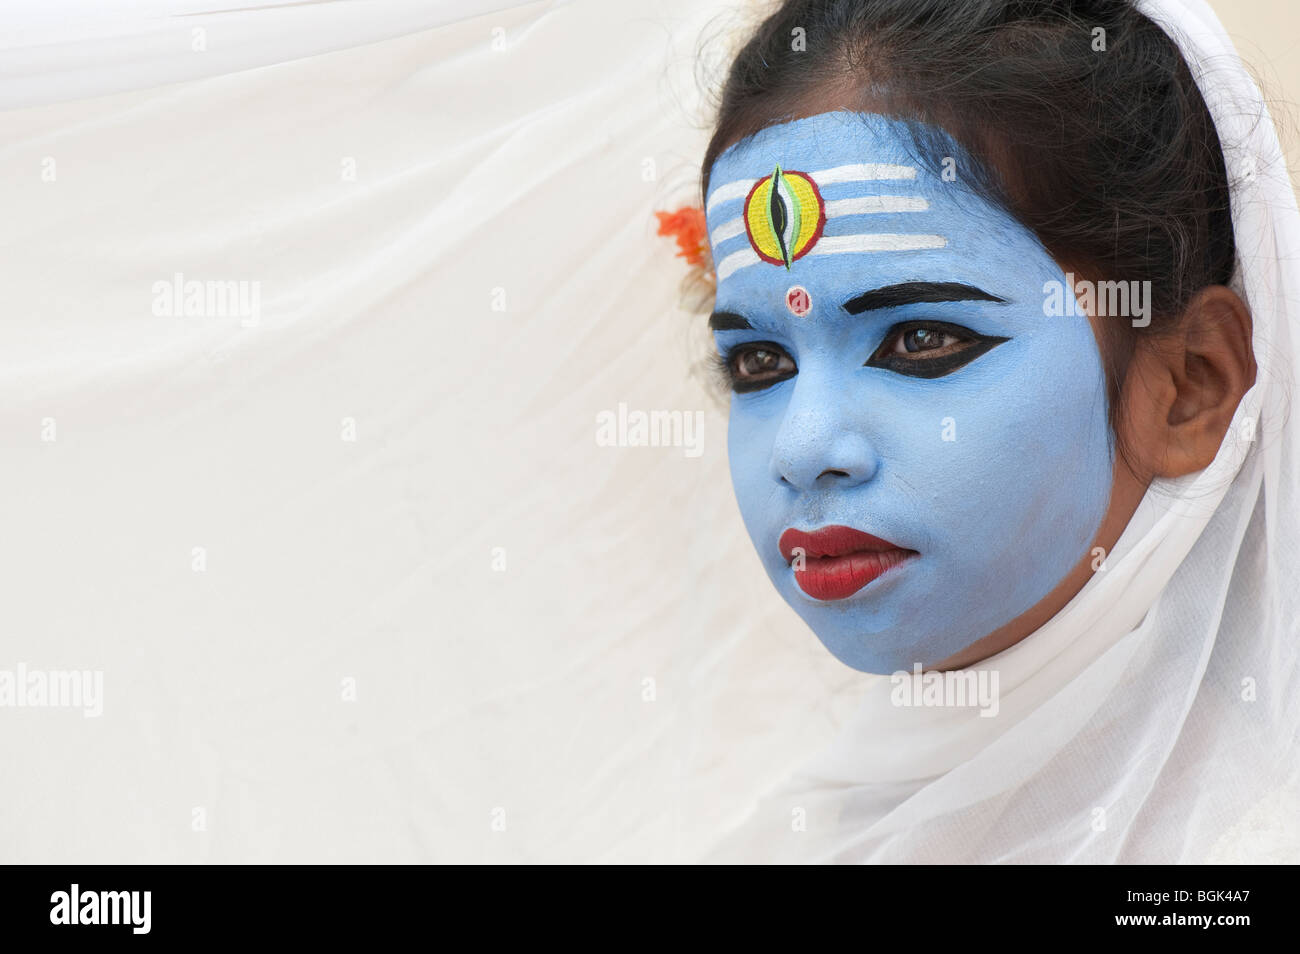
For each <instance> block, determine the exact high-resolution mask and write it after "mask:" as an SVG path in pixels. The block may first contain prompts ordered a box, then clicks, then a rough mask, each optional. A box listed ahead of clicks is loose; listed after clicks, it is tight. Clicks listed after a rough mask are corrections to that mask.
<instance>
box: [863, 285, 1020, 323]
mask: <svg viewBox="0 0 1300 954" xmlns="http://www.w3.org/2000/svg"><path fill="white" fill-rule="evenodd" d="M939 301H995V302H998V303H999V304H1003V305H1005V304H1006V302H1007V300H1006V299H1005V298H999V297H998V296H997V295H990V294H989V293H988V292H986V291H985V290H984V289H982V288H976V287H975V286H974V285H965V284H962V283H961V282H904V283H902V284H900V285H886V286H885V287H884V288H874V289H872V290H871V291H868V292H863V293H862V294H861V295H858V296H857V297H855V298H850V299H849V300H848V301H846V302H845V303H844V310H845V311H847V312H848V313H849V314H850V315H860V314H862V313H863V312H864V311H874V310H875V309H877V308H897V307H898V306H899V305H918V304H929V303H931V302H939Z"/></svg>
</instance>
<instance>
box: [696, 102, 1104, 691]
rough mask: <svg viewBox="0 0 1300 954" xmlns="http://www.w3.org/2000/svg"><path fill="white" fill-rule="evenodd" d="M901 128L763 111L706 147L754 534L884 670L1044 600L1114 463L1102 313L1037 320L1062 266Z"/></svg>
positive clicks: (732, 437)
mask: <svg viewBox="0 0 1300 954" xmlns="http://www.w3.org/2000/svg"><path fill="white" fill-rule="evenodd" d="M911 141H912V140H911V138H910V137H909V135H908V132H907V127H906V125H905V124H903V123H902V122H900V121H898V120H894V119H890V118H886V117H883V116H878V115H874V114H862V113H851V112H845V111H836V112H829V113H822V114H820V115H816V116H811V117H808V118H805V119H799V120H796V121H793V122H788V123H784V124H782V125H779V126H772V127H768V128H767V129H764V130H762V131H761V132H759V133H758V134H757V135H755V136H753V137H751V138H750V139H748V140H746V141H743V142H741V143H739V144H737V145H735V146H733V147H732V148H730V149H728V150H727V151H726V152H724V153H723V154H722V155H721V156H720V157H719V158H718V160H717V161H716V162H715V164H714V166H713V169H712V172H711V177H710V190H711V191H710V194H709V197H708V202H707V206H706V218H707V222H708V228H709V235H710V242H711V245H712V249H713V260H714V263H715V268H716V269H717V275H718V291H717V299H716V306H715V308H716V311H715V315H714V318H713V319H712V321H711V324H712V325H713V327H714V328H715V332H714V335H715V340H716V343H717V346H718V349H719V352H720V354H721V355H723V356H724V358H726V357H727V356H730V357H731V358H732V361H731V363H730V367H731V368H732V373H733V378H734V376H735V375H736V374H740V375H741V379H740V381H739V383H738V389H737V393H735V394H733V395H732V399H731V417H730V424H729V428H728V447H729V454H730V462H731V475H732V482H733V484H734V487H735V492H736V497H737V500H738V502H739V504H740V510H741V515H742V517H743V518H744V522H745V526H746V529H747V530H748V532H749V534H750V537H751V538H752V540H753V542H754V546H755V547H756V548H757V550H758V553H759V556H760V557H761V558H762V561H763V564H764V566H765V567H766V569H767V571H768V574H769V576H770V577H771V578H772V580H773V582H774V583H775V584H776V587H777V589H778V590H780V592H781V595H782V596H783V597H784V598H785V599H786V601H787V602H789V603H790V604H791V606H793V607H794V609H795V610H796V611H797V612H798V613H799V615H800V616H801V617H802V618H803V619H804V621H805V622H807V623H808V625H809V626H810V627H812V629H813V630H814V632H816V634H817V635H818V637H819V638H820V639H821V640H822V642H823V643H825V645H826V647H827V648H828V649H829V650H830V651H831V652H832V653H834V654H835V656H836V657H838V658H839V659H840V660H841V661H843V662H844V663H846V664H848V665H850V666H852V667H854V668H855V669H860V670H864V671H867V672H877V673H889V672H894V671H896V670H899V669H911V667H912V666H913V664H914V663H918V662H919V663H921V664H922V665H923V666H929V665H933V664H934V663H937V662H939V661H941V660H943V659H946V658H948V657H949V656H952V655H953V654H955V653H957V652H959V651H960V650H962V649H964V648H966V647H967V646H969V645H970V644H971V643H973V642H975V641H976V640H978V639H980V638H981V637H983V636H986V635H988V634H989V633H991V632H993V631H994V630H995V629H997V628H998V627H1000V626H1002V625H1004V624H1005V623H1008V622H1010V621H1011V620H1012V619H1014V618H1015V617H1017V616H1019V615H1020V614H1021V613H1023V612H1024V611H1026V610H1028V609H1029V608H1030V607H1032V606H1034V605H1035V604H1036V603H1038V602H1039V601H1040V600H1042V599H1043V598H1044V597H1045V596H1046V595H1047V594H1048V593H1049V592H1050V591H1051V590H1052V589H1053V588H1054V587H1055V586H1056V585H1057V583H1059V582H1060V581H1061V579H1062V578H1063V577H1065V576H1066V575H1067V573H1068V572H1069V571H1070V570H1071V569H1072V568H1073V567H1074V566H1075V565H1076V564H1077V563H1078V562H1079V561H1080V560H1081V559H1083V558H1084V557H1085V556H1086V555H1088V548H1089V547H1090V546H1091V545H1092V542H1093V540H1094V537H1095V535H1096V533H1097V530H1098V528H1099V527H1100V524H1101V521H1102V518H1103V516H1104V514H1105V512H1106V508H1107V504H1108V501H1109V494H1110V487H1111V480H1112V466H1113V459H1114V458H1113V453H1114V450H1113V446H1112V442H1111V434H1110V428H1109V424H1108V418H1107V400H1106V389H1105V375H1104V372H1103V369H1102V364H1101V356H1100V353H1099V351H1098V346H1097V341H1096V338H1095V336H1094V334H1093V331H1092V327H1091V325H1090V323H1089V321H1088V319H1087V317H1086V316H1080V315H1071V316H1066V317H1052V318H1048V317H1045V315H1044V300H1045V295H1046V294H1047V293H1048V290H1049V289H1051V288H1053V287H1056V288H1059V287H1060V286H1062V285H1064V283H1065V282H1066V277H1065V274H1064V272H1063V270H1062V268H1061V267H1060V266H1059V265H1058V264H1057V263H1056V262H1055V261H1054V260H1053V259H1052V257H1051V256H1050V255H1049V254H1048V253H1047V251H1046V250H1045V249H1044V248H1043V247H1042V245H1041V244H1040V243H1039V242H1038V240H1037V239H1036V238H1035V237H1034V235H1033V234H1032V233H1031V232H1030V231H1029V230H1027V229H1026V228H1025V227H1024V226H1022V225H1021V224H1019V223H1018V222H1017V221H1015V220H1014V219H1013V218H1012V217H1010V216H1009V215H1008V214H1007V213H1006V212H1005V211H1003V210H1001V209H999V208H997V207H995V206H993V205H991V204H989V203H987V202H985V201H983V200H982V199H978V198H976V197H974V196H973V195H971V194H970V193H968V192H967V191H965V190H964V189H962V188H961V187H960V186H959V185H958V184H957V183H954V182H945V181H943V177H942V172H943V170H942V169H933V170H932V169H925V168H918V167H917V165H916V162H915V160H914V159H913V158H911V152H910V151H909V149H908V143H910V142H911ZM952 155H953V156H954V157H958V159H957V161H958V167H957V173H958V174H960V172H961V169H960V163H961V161H962V160H961V158H960V156H961V152H960V150H959V148H958V147H957V145H956V144H955V143H954V145H953V153H952ZM1051 283H1060V285H1057V286H1053V285H1052V284H1051ZM1066 293H1067V294H1072V293H1073V292H1072V291H1067V292H1066ZM851 312H853V313H851ZM827 528H830V529H827ZM882 571H883V572H882ZM866 581H869V582H866ZM864 582H865V585H863V583H864Z"/></svg>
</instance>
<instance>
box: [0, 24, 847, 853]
mask: <svg viewBox="0 0 1300 954" xmlns="http://www.w3.org/2000/svg"><path fill="white" fill-rule="evenodd" d="M102 6H103V7H108V6H110V5H108V4H104V5H102ZM239 6H244V5H243V4H240V5H239ZM330 6H346V7H351V6H356V7H365V8H366V9H365V15H366V17H368V18H371V19H372V20H373V21H374V22H375V23H376V24H379V25H382V24H383V23H385V22H389V21H390V20H391V22H392V23H393V24H395V25H399V26H400V25H403V24H406V23H408V22H410V21H408V20H406V19H404V18H405V17H406V15H407V13H408V12H409V10H410V8H411V5H409V4H402V3H391V4H390V3H357V4H338V5H328V4H327V5H312V6H303V7H298V8H295V9H294V11H293V13H292V15H293V16H295V17H315V16H320V17H324V16H326V15H327V14H329V13H330V11H329V10H328V9H327V8H328V7H330ZM473 6H474V5H468V6H466V7H464V8H462V9H463V10H465V9H468V10H469V12H471V13H473V12H474V10H473V9H472V8H473ZM432 10H433V11H434V13H436V15H438V16H439V17H442V18H443V19H450V18H451V14H452V13H454V12H455V11H454V10H449V8H448V5H446V4H436V3H435V4H433V5H432ZM717 10H718V6H717V5H712V4H701V3H699V2H698V0H668V2H662V3H657V4H655V5H654V8H653V10H652V11H650V12H646V13H643V14H639V15H637V16H629V14H628V13H627V12H626V10H625V8H620V7H619V6H618V5H616V4H610V3H607V2H597V0H586V2H575V3H569V4H549V3H534V4H526V5H521V6H518V7H517V8H514V9H511V10H509V11H505V12H497V13H492V14H489V15H486V16H482V17H467V18H463V19H457V20H456V21H455V22H449V23H447V24H445V25H443V26H441V27H439V28H437V29H434V30H429V31H426V32H419V33H414V34H412V35H409V36H405V37H401V38H397V39H389V40H386V41H384V42H380V43H374V44H371V45H365V46H358V47H356V48H353V49H346V50H342V51H339V52H332V53H327V54H325V55H320V56H314V57H311V58H309V59H297V60H294V61H293V62H286V63H283V64H281V65H275V66H268V67H265V68H260V69H253V70H248V71H244V72H237V73H230V74H227V75H219V76H213V77H210V78H206V79H201V80H197V81H191V82H182V83H177V84H174V85H166V86H160V87H153V88H147V89H139V90H136V91H130V92H116V93H114V95H111V96H105V97H99V98H95V99H88V100H80V101H68V102H61V103H55V104H43V105H40V106H38V107H34V108H27V109H18V110H10V111H7V112H4V113H0V170H2V173H3V174H2V175H0V183H2V185H0V188H3V190H4V191H3V208H4V209H5V216H4V222H3V226H0V236H2V238H0V247H2V250H3V259H4V262H5V275H6V282H5V284H6V291H7V295H6V305H7V307H6V309H5V313H4V317H3V322H2V324H0V328H2V329H3V331H2V332H0V335H2V338H0V353H3V355H4V361H3V364H2V370H0V389H2V398H0V434H3V452H2V453H3V457H2V458H0V466H2V467H3V472H4V474H5V479H4V483H5V487H6V493H5V494H4V495H3V504H2V505H0V506H2V508H3V509H2V510H0V514H2V516H3V525H4V527H5V533H4V536H3V543H2V544H0V578H2V579H3V580H4V581H5V603H4V607H5V608H4V611H3V615H4V626H3V637H2V639H3V642H2V643H0V668H10V669H12V668H14V667H15V666H16V665H17V664H18V663H19V662H23V663H25V664H26V665H27V666H28V667H32V668H36V667H43V668H45V669H100V670H102V671H103V673H104V693H105V701H104V714H103V716H102V717H101V718H99V719H83V718H82V716H81V715H80V714H79V713H78V712H75V711H58V710H36V709H7V710H0V761H2V763H3V764H4V765H5V766H6V776H7V784H6V786H5V791H4V794H3V796H0V807H2V808H3V812H2V813H0V814H2V816H3V822H0V859H3V860H8V861H43V862H60V861H75V862H109V861H115V862H120V861H127V862H155V861H156V862H168V861H220V862H226V861H244V860H252V861H323V860H385V861H416V860H471V861H476V860H482V861H496V860H537V859H546V860H586V859H610V860H615V859H618V860H622V859H629V860H673V859H686V858H691V857H696V856H697V855H698V854H699V851H700V849H701V846H702V845H703V844H704V843H705V842H707V841H709V840H710V839H711V838H712V837H713V836H714V835H715V834H716V833H717V832H718V831H719V830H721V828H722V827H724V826H725V825H727V824H730V823H732V822H734V821H737V820H738V819H739V818H740V817H741V816H742V815H743V814H744V812H745V811H746V810H747V808H748V807H749V803H751V802H752V800H753V798H754V796H755V795H756V794H757V793H758V792H759V791H760V790H761V789H762V788H763V787H765V786H766V785H767V784H770V783H772V782H774V781H776V780H777V779H779V778H780V777H781V776H782V775H783V774H784V772H785V771H786V770H787V769H788V767H789V766H790V765H791V764H792V763H793V761H794V759H795V758H796V757H797V756H798V755H799V754H800V753H801V752H803V751H805V750H806V748H807V747H808V746H809V745H810V744H812V743H813V742H815V741H816V740H817V739H823V740H825V739H828V738H829V737H830V733H831V730H832V728H833V726H834V725H835V724H836V722H837V721H838V719H837V713H838V716H839V717H842V716H843V714H844V711H845V707H846V706H848V705H849V704H851V702H852V694H851V691H846V692H844V693H840V694H837V690H841V689H844V690H851V688H852V686H853V685H854V683H855V682H856V681H857V680H858V679H859V678H860V677H857V676H855V674H853V673H851V672H848V671H847V670H844V669H843V667H841V666H840V665H839V664H838V663H836V662H835V661H834V660H832V659H830V658H829V657H828V656H827V654H825V653H824V651H823V650H822V649H821V648H820V646H819V645H818V644H817V643H816V640H815V639H814V638H813V637H812V636H811V635H810V634H809V633H807V632H806V631H805V630H804V629H803V628H802V626H801V625H800V624H799V622H798V620H797V618H796V617H795V616H794V614H793V613H792V612H790V611H789V610H788V609H787V608H786V607H785V605H784V604H783V603H782V602H781V601H780V600H779V598H777V597H776V595H775V593H773V592H771V591H770V587H769V586H768V584H767V582H766V580H765V578H764V577H763V574H762V570H761V568H760V567H759V565H758V562H757V560H756V558H755V557H754V556H753V554H752V553H751V552H750V547H749V544H748V541H747V539H746V537H745V535H744V532H743V528H742V526H741V524H740V521H739V516H738V514H737V513H736V509H735V504H734V502H733V500H732V496H731V490H730V485H729V481H728V478H727V474H726V466H725V443H724V438H725V421H724V417H723V415H722V412H721V410H720V404H719V403H718V401H717V400H715V399H714V398H713V397H712V396H711V395H710V393H709V392H708V391H707V390H706V389H705V387H704V386H703V385H702V384H701V383H700V376H699V375H698V374H697V373H695V372H694V371H693V370H692V363H693V362H695V361H697V360H698V358H699V357H700V356H702V355H703V353H704V352H703V350H702V349H703V347H704V345H705V341H704V338H703V336H702V329H700V328H699V327H698V326H699V324H700V322H699V320H698V319H693V318H692V317H691V316H687V315H685V314H683V313H681V312H679V311H677V310H676V308H675V305H676V297H677V296H676V289H677V283H678V281H679V279H680V276H681V274H682V268H681V263H680V260H676V259H674V258H673V257H672V252H673V248H672V245H671V243H670V242H669V240H667V239H663V238H659V237H656V236H655V234H654V231H655V225H656V223H655V221H654V218H653V216H652V211H653V210H654V209H657V208H669V207H674V206H675V205H676V204H677V202H678V200H686V201H689V200H691V199H692V198H693V193H692V191H691V189H692V186H693V179H694V174H695V162H696V161H697V157H698V156H699V154H700V151H701V149H702V144H703V137H704V132H703V129H702V126H701V124H700V119H699V116H698V113H697V109H696V107H697V104H696V101H695V98H696V84H695V78H694V71H695V53H696V50H697V45H698V42H699V37H700V34H701V31H702V30H706V32H707V30H708V29H710V28H711V27H710V26H709V25H710V24H711V23H712V24H713V26H714V27H716V26H717V24H718V23H725V22H726V21H725V19H724V20H721V21H717V20H715V17H716V14H717ZM287 15H290V14H289V12H288V11H285V12H281V13H277V14H276V16H287ZM256 23H257V17H256V16H254V15H252V14H248V15H247V20H246V23H245V26H248V25H249V24H253V25H255V24H256ZM118 25H119V27H120V28H121V29H122V30H124V31H125V30H127V28H128V27H131V28H133V29H134V28H135V21H134V20H122V18H120V17H119V21H118ZM249 28H250V29H251V26H250V27H249ZM497 28H501V29H503V30H504V34H500V33H494V30H496V29H497ZM148 29H150V26H149V24H147V23H145V24H142V25H140V26H139V31H140V32H147V30H148ZM322 29H323V30H324V28H322ZM220 32H221V31H220V30H217V29H210V30H209V32H208V43H209V49H208V54H209V55H210V54H211V53H212V52H213V47H214V46H215V45H217V44H216V42H215V40H214V37H215V36H216V35H218V34H219V33H220ZM325 32H326V33H327V32H328V31H325ZM395 32H396V31H395ZM265 35H266V36H272V35H275V30H274V29H271V30H268V31H266V34H265ZM502 36H504V38H505V41H506V48H505V49H494V48H493V41H494V38H499V37H502ZM181 39H182V40H183V41H185V43H186V44H188V32H187V31H183V32H182V34H181ZM335 39H338V38H337V37H335ZM86 42H92V41H89V40H88V41H86ZM95 42H99V41H95ZM285 42H289V41H288V40H286V41H285ZM296 42H297V41H294V43H296ZM340 42H342V41H341V40H340ZM322 45H323V46H330V45H334V41H333V40H331V39H330V38H329V37H328V36H326V38H325V40H324V41H322ZM46 52H47V53H49V54H50V56H51V57H52V59H51V60H50V61H48V64H47V66H48V70H49V71H51V72H52V74H53V76H52V80H51V81H52V82H53V83H54V88H57V89H64V88H67V89H73V88H74V87H75V88H78V89H80V90H81V91H83V92H84V91H85V89H86V87H84V86H80V87H76V86H75V84H77V83H79V82H80V81H81V79H82V78H81V77H78V76H77V75H76V73H77V69H78V63H80V62H81V59H80V57H81V54H80V53H79V52H76V51H74V52H73V53H72V54H70V55H69V56H68V57H67V58H64V57H63V56H62V55H61V54H59V53H58V51H57V48H52V49H49V50H47V51H46ZM300 52H302V50H301V48H299V47H297V46H294V48H293V49H291V50H289V51H288V53H287V54H286V55H297V54H298V53H300ZM36 54H37V51H34V50H30V49H29V50H28V51H27V56H28V57H32V56H36ZM181 55H183V56H187V57H189V56H192V54H190V53H189V51H188V47H187V46H186V49H185V50H184V51H183V53H182V54H181ZM112 58H113V54H111V52H106V53H104V54H103V60H102V61H99V62H107V61H109V60H111V59H112ZM164 59H165V58H164ZM14 62H17V63H19V64H21V68H20V69H19V70H18V71H17V73H18V74H19V75H15V73H14V72H13V71H11V70H10V69H9V68H8V67H7V68H6V70H5V81H4V82H5V86H4V95H5V97H6V101H8V102H10V103H12V102H13V101H14V97H15V96H22V95H35V94H36V93H39V92H41V91H44V90H46V89H47V87H46V86H45V85H44V83H42V84H36V85H33V84H30V83H29V82H28V81H27V80H26V79H24V78H23V76H22V75H21V74H22V73H23V72H24V71H26V70H27V69H29V68H32V67H31V62H32V61H31V59H30V58H19V59H18V60H13V59H10V58H9V55H8V54H6V63H7V64H12V63H14ZM91 65H92V67H93V70H94V72H95V76H96V83H98V82H100V81H101V80H102V81H103V83H104V84H105V85H104V86H102V87H98V88H102V89H110V90H111V89H116V88H117V81H118V80H119V79H120V77H118V76H117V75H116V74H115V73H114V72H113V71H112V70H108V69H101V68H100V66H99V65H97V63H95V62H92V64H91ZM129 65H130V64H127V66H129ZM158 69H159V72H158V74H157V75H158V79H159V80H160V81H167V80H170V79H174V78H177V77H178V76H179V75H181V74H178V73H177V72H175V71H174V68H173V64H168V63H165V62H161V61H160V65H159V67H158ZM129 79H130V81H131V83H130V84H131V85H139V77H138V76H135V75H134V74H133V75H132V76H130V77H129ZM65 81H66V83H67V84H71V85H68V86H64V85H63V84H64V83H65ZM15 84H17V85H15ZM92 86H93V84H92ZM47 158H49V159H52V160H53V161H54V167H53V168H54V171H55V178H54V179H53V181H45V180H44V179H43V178H42V173H43V171H44V170H45V169H46V168H47V165H46V163H45V160H46V159H47ZM349 158H351V159H353V160H355V169H356V176H355V181H347V180H345V179H344V178H343V171H344V163H345V161H346V160H347V159H349ZM646 160H652V161H653V170H652V172H653V178H652V179H650V180H649V181H647V179H646V175H647V169H648V168H650V167H649V166H647V164H646ZM176 272H181V273H182V274H183V275H184V276H185V278H186V279H198V280H214V281H215V280H223V281H224V280H244V281H258V282H260V283H261V285H260V289H261V317H260V323H259V324H258V325H257V326H256V327H244V326H243V325H242V324H241V322H240V321H239V319H237V318H221V317H159V316H156V315H155V314H153V312H152V308H151V306H152V302H153V291H152V288H153V283H154V282H156V281H170V280H171V278H172V276H173V274H174V273H176ZM498 288H500V289H503V290H504V302H505V309H506V310H505V311H494V310H493V304H494V289H498ZM692 328H694V329H695V330H694V332H693V331H692ZM620 402H624V403H625V404H626V405H627V406H628V407H629V408H631V409H642V410H654V409H662V410H677V411H682V412H688V411H695V410H700V411H703V412H704V415H705V417H704V430H703V453H702V455H701V456H699V457H696V458H692V457H688V456H686V452H685V449H684V448H680V447H677V448H674V447H666V448H664V447H661V448H654V447H624V448H617V447H615V448H610V447H600V446H597V443H596V439H595V434H596V416H597V414H598V413H600V412H601V411H603V410H617V408H618V405H619V403H620ZM47 418H52V419H53V420H54V422H55V426H56V429H57V430H56V435H57V439H56V440H55V441H53V442H49V441H44V440H42V428H43V422H44V421H45V420H46V419H47ZM344 418H353V419H355V422H356V435H357V436H356V440H355V442H347V441H344V440H342V439H341V434H342V426H343V425H342V420H343V419H344ZM194 547H203V548H206V559H207V569H206V572H201V573H200V572H194V571H193V570H192V559H193V557H192V550H193V548H194ZM495 547H502V548H504V550H505V559H506V569H505V571H504V572H500V571H494V570H493V568H492V567H493V548H495ZM348 677H351V678H354V679H356V680H357V683H356V685H357V700H356V701H355V702H344V701H341V688H340V687H341V681H342V680H343V679H345V678H348ZM646 679H653V680H654V683H653V690H654V692H653V698H654V701H645V699H646V696H647V694H648V693H647V685H648V684H647V683H645V680H646ZM836 706H839V707H840V708H839V709H838V710H837V709H836ZM195 808H203V809H204V810H205V812H206V830H205V831H201V832H196V831H194V830H193V826H192V819H193V811H194V809H195ZM496 808H504V809H505V822H506V830H505V831H504V832H501V831H495V830H493V827H492V822H493V820H494V818H495V817H499V816H494V815H493V811H494V809H496Z"/></svg>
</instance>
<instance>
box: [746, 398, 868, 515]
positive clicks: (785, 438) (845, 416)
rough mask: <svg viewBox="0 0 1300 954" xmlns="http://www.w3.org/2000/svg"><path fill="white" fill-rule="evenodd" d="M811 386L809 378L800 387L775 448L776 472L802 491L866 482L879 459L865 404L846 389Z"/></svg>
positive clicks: (784, 420)
mask: <svg viewBox="0 0 1300 954" xmlns="http://www.w3.org/2000/svg"><path fill="white" fill-rule="evenodd" d="M810 385H811V381H810V379H808V378H804V379H803V380H800V381H798V383H797V384H796V386H795V393H794V394H793V395H792V396H791V399H790V405H789V407H787V408H786V414H785V417H784V419H783V420H782V421H781V429H780V431H779V432H778V433H777V437H776V443H775V445H774V446H773V448H772V476H773V477H774V478H775V479H777V480H779V481H783V482H784V483H787V484H789V485H791V486H792V487H795V488H796V489H798V490H803V491H811V490H820V489H829V488H831V487H840V488H845V489H847V488H849V487H855V486H857V485H858V484H862V483H865V482H866V481H868V480H870V479H871V478H872V477H874V476H875V475H876V471H877V470H878V469H879V467H880V460H879V457H878V456H877V452H876V448H875V447H874V446H873V443H872V441H871V439H870V438H869V437H868V435H867V433H866V427H865V421H864V420H863V414H862V413H861V408H855V407H854V406H853V401H852V399H851V398H849V397H848V396H847V395H846V394H845V392H844V391H843V390H837V391H836V392H832V393H826V392H823V393H817V389H816V388H815V387H813V386H810ZM801 391H802V393H801Z"/></svg>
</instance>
